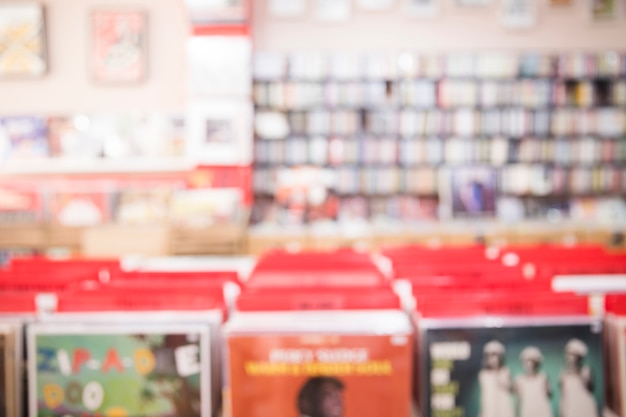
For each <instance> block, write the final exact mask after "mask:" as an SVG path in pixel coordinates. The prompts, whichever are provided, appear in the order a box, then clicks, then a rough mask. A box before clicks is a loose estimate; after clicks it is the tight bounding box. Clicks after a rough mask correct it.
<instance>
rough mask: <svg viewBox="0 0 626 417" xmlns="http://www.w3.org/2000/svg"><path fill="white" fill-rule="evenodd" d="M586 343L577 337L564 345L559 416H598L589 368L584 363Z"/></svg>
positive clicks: (586, 350) (586, 351)
mask: <svg viewBox="0 0 626 417" xmlns="http://www.w3.org/2000/svg"><path fill="white" fill-rule="evenodd" d="M587 353H588V349H587V345H586V344H585V343H584V342H583V341H581V340H578V339H572V340H570V341H569V342H568V343H567V345H566V346H565V368H564V369H563V371H562V372H561V379H560V384H561V417H598V416H599V413H598V404H597V402H596V399H595V397H594V394H593V376H592V373H591V368H590V367H589V366H588V365H585V364H584V361H585V358H586V356H587Z"/></svg>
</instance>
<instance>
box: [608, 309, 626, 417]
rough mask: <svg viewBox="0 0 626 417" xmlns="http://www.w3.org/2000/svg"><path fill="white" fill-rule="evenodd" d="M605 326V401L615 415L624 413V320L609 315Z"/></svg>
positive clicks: (625, 395)
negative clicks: (606, 364) (606, 358)
mask: <svg viewBox="0 0 626 417" xmlns="http://www.w3.org/2000/svg"><path fill="white" fill-rule="evenodd" d="M606 325H607V333H608V338H607V339H608V340H607V342H608V343H607V352H608V354H609V358H608V366H607V368H606V369H607V373H608V374H607V377H608V378H607V385H608V386H607V393H608V395H607V400H608V402H609V404H608V406H609V407H610V408H611V409H612V410H613V411H614V412H616V413H617V414H619V415H624V412H626V319H625V318H624V317H620V316H616V315H610V316H609V317H608V318H607V320H606Z"/></svg>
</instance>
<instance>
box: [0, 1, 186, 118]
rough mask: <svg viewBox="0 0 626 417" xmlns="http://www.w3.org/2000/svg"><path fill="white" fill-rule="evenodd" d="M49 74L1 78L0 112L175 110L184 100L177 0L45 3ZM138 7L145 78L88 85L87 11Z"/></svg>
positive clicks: (182, 29) (181, 20) (181, 22)
mask: <svg viewBox="0 0 626 417" xmlns="http://www.w3.org/2000/svg"><path fill="white" fill-rule="evenodd" d="M42 2H43V3H44V4H45V5H46V20H47V33H48V54H49V55H48V65H49V71H48V74H46V75H45V76H44V77H42V78H39V79H27V80H25V79H22V80H15V79H13V80H0V114H33V113H43V114H49V113H61V114H62V113H63V112H74V111H78V112H82V111H86V112H88V111H107V110H108V111H111V110H121V111H125V110H163V111H170V110H178V109H182V107H183V105H184V99H185V78H184V74H185V70H184V62H185V61H184V60H185V54H184V48H183V46H184V43H183V41H184V39H185V36H186V33H187V32H186V31H187V28H186V20H185V19H186V18H185V15H184V11H183V8H182V6H181V4H182V3H181V1H180V0H132V1H128V0H116V1H110V0H43V1H42ZM96 7H104V8H108V9H115V8H118V7H122V8H130V7H138V8H141V9H143V10H145V11H147V13H148V15H149V16H148V25H149V31H150V37H149V39H148V43H149V45H148V50H149V63H148V77H147V79H146V80H145V81H144V82H142V83H140V84H135V85H125V86H115V87H111V86H106V85H98V84H96V83H95V82H94V81H92V79H91V76H90V72H89V70H90V68H89V66H88V65H89V57H88V51H89V49H90V41H91V40H90V37H89V30H90V21H89V17H90V12H91V11H92V10H94V8H96Z"/></svg>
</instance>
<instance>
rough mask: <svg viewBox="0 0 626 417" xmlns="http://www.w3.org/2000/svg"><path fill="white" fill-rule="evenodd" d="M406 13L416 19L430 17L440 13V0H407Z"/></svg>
mask: <svg viewBox="0 0 626 417" xmlns="http://www.w3.org/2000/svg"><path fill="white" fill-rule="evenodd" d="M406 8H407V14H408V15H409V16H411V17H414V18H418V19H430V18H433V17H436V16H438V15H439V14H440V13H441V0H407V2H406Z"/></svg>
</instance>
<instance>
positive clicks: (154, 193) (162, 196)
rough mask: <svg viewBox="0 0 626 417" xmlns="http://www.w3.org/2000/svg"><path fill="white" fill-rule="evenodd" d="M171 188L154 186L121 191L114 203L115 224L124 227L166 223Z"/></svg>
mask: <svg viewBox="0 0 626 417" xmlns="http://www.w3.org/2000/svg"><path fill="white" fill-rule="evenodd" d="M172 188H173V187H168V186H167V185H165V186H159V185H155V186H150V187H142V188H127V189H123V190H121V191H120V192H119V193H117V195H116V198H115V203H114V206H115V209H114V219H115V222H116V223H119V224H125V225H143V224H154V225H157V224H163V223H165V222H167V220H168V217H169V212H168V210H169V202H170V198H171V195H172V191H173V190H172Z"/></svg>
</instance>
